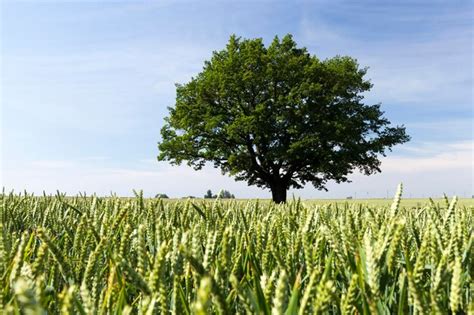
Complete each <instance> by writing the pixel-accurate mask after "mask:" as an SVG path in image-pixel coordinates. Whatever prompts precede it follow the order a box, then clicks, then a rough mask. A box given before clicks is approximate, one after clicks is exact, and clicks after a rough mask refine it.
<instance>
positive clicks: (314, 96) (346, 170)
mask: <svg viewBox="0 0 474 315" xmlns="http://www.w3.org/2000/svg"><path fill="white" fill-rule="evenodd" d="M366 72H367V69H366V68H361V67H360V66H359V65H358V63H357V61H356V60H355V59H353V58H351V57H341V56H336V57H334V58H330V59H325V60H320V59H318V58H317V57H316V56H312V55H310V54H309V53H308V51H307V50H306V48H298V47H297V45H296V43H295V42H294V40H293V39H292V37H291V35H287V36H285V37H284V38H283V39H282V40H280V39H279V38H278V37H276V38H275V39H274V40H273V42H272V43H271V44H270V45H269V46H268V47H265V45H264V44H263V42H262V39H241V38H239V37H236V36H232V37H231V38H230V40H229V42H228V44H227V46H226V48H225V49H223V50H221V51H217V52H214V53H213V55H212V58H211V60H210V61H206V62H205V64H204V68H203V70H202V72H200V73H199V74H197V76H196V77H193V78H192V79H191V81H189V82H188V83H186V84H183V85H179V84H178V85H177V90H176V93H177V96H176V104H175V106H174V107H171V108H169V111H170V114H169V117H167V118H165V125H164V127H163V128H162V130H161V135H162V141H161V142H160V143H159V144H158V147H159V150H160V153H159V156H158V160H160V161H163V160H169V161H171V163H173V164H180V163H181V162H183V161H186V162H187V164H188V165H190V166H193V167H194V168H195V169H196V170H199V169H201V168H202V167H203V166H204V165H205V164H206V163H207V162H211V163H213V164H214V166H215V167H218V168H220V169H221V170H222V173H224V174H225V173H228V174H230V175H232V176H234V177H235V179H236V180H243V181H247V182H248V184H249V185H257V186H258V187H265V188H269V189H270V190H271V192H272V197H273V201H275V202H277V203H281V202H285V201H286V192H287V190H288V189H289V188H292V187H293V188H302V187H303V185H305V183H307V182H311V183H312V184H313V185H314V187H316V188H318V189H324V190H326V188H325V185H326V183H327V182H328V181H329V180H333V181H335V182H337V183H340V182H345V181H348V177H347V176H348V175H349V174H351V173H352V172H353V171H354V170H355V169H359V170H360V171H361V172H363V173H364V174H366V175H370V174H372V173H375V172H380V160H379V156H380V155H382V156H385V151H386V150H387V149H388V150H391V147H393V146H394V145H396V144H399V143H404V142H406V141H408V140H409V136H408V135H407V134H406V133H405V128H404V127H403V126H391V125H390V122H389V121H388V120H387V119H386V118H385V117H384V116H383V114H384V113H383V112H382V111H381V110H380V104H375V105H367V104H364V103H363V102H362V101H363V99H364V96H363V93H364V92H367V91H369V90H370V89H371V87H372V84H371V82H370V81H369V80H367V79H365V78H364V77H365V75H366Z"/></svg>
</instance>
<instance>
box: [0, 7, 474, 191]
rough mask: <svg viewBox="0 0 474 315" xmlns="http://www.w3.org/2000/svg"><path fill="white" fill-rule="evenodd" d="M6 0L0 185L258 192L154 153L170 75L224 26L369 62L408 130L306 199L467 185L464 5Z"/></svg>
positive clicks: (468, 47) (182, 78) (214, 40)
mask: <svg viewBox="0 0 474 315" xmlns="http://www.w3.org/2000/svg"><path fill="white" fill-rule="evenodd" d="M0 3H1V7H0V8H1V19H0V21H1V23H0V26H1V36H0V40H1V41H0V43H1V64H0V65H1V68H0V104H1V106H0V114H1V128H0V131H1V143H0V144H1V146H0V148H1V153H2V154H1V169H0V171H1V182H0V186H5V187H6V188H7V189H15V190H17V191H18V190H23V189H27V190H28V191H31V192H35V193H40V192H42V191H43V190H46V191H47V192H54V191H56V189H59V190H61V191H65V192H68V193H71V194H73V193H77V192H78V191H87V192H88V193H92V192H97V193H99V194H108V193H109V192H110V191H114V192H116V193H118V194H121V195H129V194H130V193H131V190H132V189H133V188H135V189H143V190H144V191H145V193H146V194H147V195H153V194H155V193H157V192H164V193H167V194H168V195H170V196H175V197H179V196H183V195H197V196H200V195H202V194H204V193H205V191H206V190H207V189H208V188H211V189H213V190H215V191H217V190H219V189H221V188H225V189H228V190H231V191H232V192H233V193H234V194H235V195H237V196H238V197H269V196H270V194H269V192H268V191H264V190H260V189H258V188H255V187H248V186H247V185H246V184H245V183H244V182H235V181H234V180H233V179H232V178H229V177H226V176H222V175H220V172H219V171H218V170H215V169H212V168H206V169H205V170H203V171H200V172H195V171H194V170H192V169H191V168H188V167H186V166H181V167H171V166H169V165H168V164H167V163H165V162H157V161H156V155H157V153H158V151H157V146H156V143H157V141H159V139H160V137H159V130H160V128H161V126H162V125H163V118H164V117H165V116H166V114H167V106H172V105H173V101H174V96H175V88H174V84H175V83H185V82H187V81H188V80H189V79H190V78H191V76H193V75H195V74H197V73H198V72H199V71H200V70H201V69H202V65H203V61H204V60H206V59H209V57H210V55H211V52H212V51H213V50H219V49H222V48H223V47H224V46H225V44H226V42H227V40H228V38H229V36H230V35H231V34H237V35H239V36H242V37H251V38H254V37H262V38H263V39H264V40H265V42H267V43H268V42H269V41H270V40H271V39H272V38H273V37H274V36H275V35H279V36H283V35H285V34H287V33H291V34H293V35H294V38H295V40H296V42H297V43H298V44H299V45H301V46H306V47H307V48H308V49H309V51H310V52H311V53H312V54H315V55H317V56H318V57H320V58H326V57H331V56H334V55H337V54H339V55H350V56H353V57H355V58H357V59H358V60H359V63H360V64H361V65H363V66H369V67H370V69H369V72H368V77H369V78H370V79H371V80H372V82H373V83H374V88H373V90H372V91H371V92H370V93H369V94H367V98H366V99H367V102H371V103H377V102H381V103H382V108H383V110H385V112H386V116H387V117H388V118H389V119H390V120H391V121H392V122H393V123H394V124H405V126H406V127H407V131H408V132H409V134H410V135H411V136H412V141H411V142H410V143H408V144H405V145H402V146H399V147H396V148H395V149H394V151H393V152H392V153H391V154H389V155H388V157H387V158H384V159H383V163H382V173H381V174H378V175H375V176H370V177H367V176H362V175H358V174H354V176H352V180H353V182H352V183H347V184H341V185H336V184H330V185H329V186H328V188H329V192H320V191H317V190H316V189H314V188H312V186H310V185H309V186H307V187H305V188H304V189H302V190H296V191H292V192H291V194H293V193H294V194H295V195H296V196H301V197H303V198H330V197H345V196H349V195H354V194H356V195H357V196H358V197H359V196H360V197H366V196H370V197H381V196H382V197H384V196H386V194H387V192H388V193H389V194H390V195H391V194H392V193H393V191H394V190H395V188H396V185H397V184H398V183H399V182H404V184H405V188H406V196H413V197H415V196H419V197H423V196H425V197H426V196H439V195H440V194H442V193H443V192H446V193H448V194H458V195H461V196H462V195H469V196H470V195H471V194H473V151H472V150H473V111H472V107H473V99H472V87H473V70H472V69H473V68H472V58H473V50H472V26H473V25H472V16H473V4H472V2H471V1H387V2H384V1H351V2H349V1H312V2H304V1H301V2H300V1H295V2H291V1H248V2H237V1H87V0H86V1H71V0H69V1H60V0H56V1H45V0H40V1H13V0H0Z"/></svg>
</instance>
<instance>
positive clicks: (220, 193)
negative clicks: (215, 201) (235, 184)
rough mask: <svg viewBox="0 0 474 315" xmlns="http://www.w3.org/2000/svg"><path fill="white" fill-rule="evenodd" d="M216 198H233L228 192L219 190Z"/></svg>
mask: <svg viewBox="0 0 474 315" xmlns="http://www.w3.org/2000/svg"><path fill="white" fill-rule="evenodd" d="M215 197H216V198H221V199H234V198H235V196H234V195H233V194H231V193H230V191H228V190H221V191H220V192H219V194H218V195H217V196H215Z"/></svg>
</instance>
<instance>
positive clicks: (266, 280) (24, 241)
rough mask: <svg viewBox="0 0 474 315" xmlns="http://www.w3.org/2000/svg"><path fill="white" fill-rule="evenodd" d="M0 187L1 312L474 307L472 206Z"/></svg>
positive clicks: (442, 310) (435, 310)
mask: <svg viewBox="0 0 474 315" xmlns="http://www.w3.org/2000/svg"><path fill="white" fill-rule="evenodd" d="M400 202H401V188H399V190H398V192H397V195H396V196H395V198H394V200H393V201H392V202H387V201H386V200H385V203H383V204H371V203H370V202H368V203H365V204H364V203H354V202H351V203H335V202H325V203H322V202H313V201H309V202H302V201H299V200H292V201H290V202H288V203H287V204H285V205H276V204H273V203H270V202H258V201H223V200H215V201H203V200H197V199H196V200H193V199H189V200H181V201H163V200H160V199H146V198H143V196H142V195H141V194H138V195H137V197H136V198H118V197H107V198H100V197H85V196H78V197H65V196H62V195H59V194H58V195H56V196H41V197H35V196H31V195H24V194H22V195H19V194H6V193H4V194H0V218H1V221H0V276H1V278H0V309H2V310H3V311H4V312H5V313H6V314H23V313H25V314H46V312H47V313H48V314H57V313H62V314H169V313H171V314H216V313H217V314H236V313H239V314H309V313H314V314H377V313H379V314H449V313H459V314H465V313H466V314H467V313H469V314H474V303H473V294H474V287H473V285H472V283H473V276H474V253H473V246H474V236H473V229H474V208H473V207H472V205H469V204H462V205H461V204H458V201H457V199H456V198H453V199H452V200H450V201H448V200H447V199H446V200H436V201H431V202H430V201H424V202H423V203H421V201H420V205H418V203H417V204H414V205H410V206H404V205H403V204H401V203H400Z"/></svg>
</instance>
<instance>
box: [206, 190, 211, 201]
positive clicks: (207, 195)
mask: <svg viewBox="0 0 474 315" xmlns="http://www.w3.org/2000/svg"><path fill="white" fill-rule="evenodd" d="M204 198H206V199H210V198H212V190H210V189H208V190H207V192H206V194H205V195H204Z"/></svg>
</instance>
